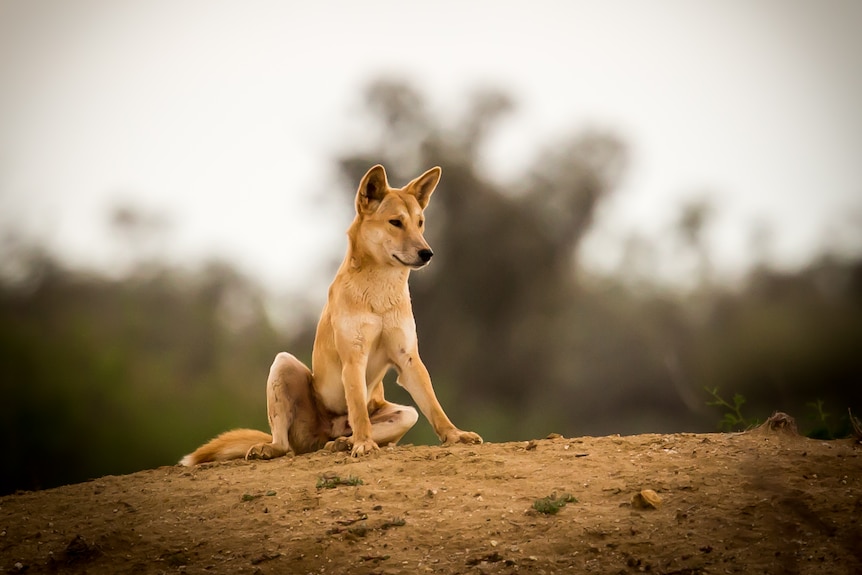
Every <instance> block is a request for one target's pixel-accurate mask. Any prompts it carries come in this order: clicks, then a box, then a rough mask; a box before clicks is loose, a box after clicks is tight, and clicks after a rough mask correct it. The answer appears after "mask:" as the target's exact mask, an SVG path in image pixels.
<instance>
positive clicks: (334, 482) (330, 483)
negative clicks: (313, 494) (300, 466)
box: [317, 475, 364, 489]
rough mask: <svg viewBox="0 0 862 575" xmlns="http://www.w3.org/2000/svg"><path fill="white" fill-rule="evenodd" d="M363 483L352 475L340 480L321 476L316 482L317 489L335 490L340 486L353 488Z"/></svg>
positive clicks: (332, 476) (334, 476)
mask: <svg viewBox="0 0 862 575" xmlns="http://www.w3.org/2000/svg"><path fill="white" fill-rule="evenodd" d="M363 484H364V482H363V481H362V480H361V479H359V478H358V477H356V476H354V475H348V476H347V477H346V478H341V477H339V476H337V475H321V476H320V477H319V478H318V480H317V488H318V489H335V488H336V487H339V486H341V485H347V486H355V485H363Z"/></svg>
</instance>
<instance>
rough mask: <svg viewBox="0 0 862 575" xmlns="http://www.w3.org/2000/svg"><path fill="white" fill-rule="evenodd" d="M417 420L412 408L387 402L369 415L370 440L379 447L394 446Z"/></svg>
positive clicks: (416, 413) (415, 412)
mask: <svg viewBox="0 0 862 575" xmlns="http://www.w3.org/2000/svg"><path fill="white" fill-rule="evenodd" d="M418 420H419V413H418V412H417V411H416V410H415V409H414V408H412V407H410V406H408V405H398V404H397V403H389V402H388V401H387V402H386V403H384V404H383V406H381V407H380V408H379V409H377V410H376V411H375V412H374V413H372V414H371V438H372V439H373V440H374V442H375V443H377V445H380V446H381V447H382V446H384V445H395V444H396V443H398V441H400V440H401V438H402V437H404V434H405V433H407V432H408V431H410V428H411V427H413V426H414V425H416V422H417V421H418Z"/></svg>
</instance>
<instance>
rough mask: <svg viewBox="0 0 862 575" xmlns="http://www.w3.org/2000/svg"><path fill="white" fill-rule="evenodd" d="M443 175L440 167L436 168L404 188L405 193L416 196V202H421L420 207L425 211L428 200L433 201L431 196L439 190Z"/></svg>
mask: <svg viewBox="0 0 862 575" xmlns="http://www.w3.org/2000/svg"><path fill="white" fill-rule="evenodd" d="M442 173H443V171H442V170H441V169H440V166H434V167H433V168H431V169H430V170H428V171H427V172H425V173H424V174H422V175H421V176H419V177H418V178H416V179H415V180H413V181H412V182H410V183H409V184H407V185H406V186H405V187H404V189H405V191H408V192H410V193H411V194H413V195H414V196H416V200H417V201H418V202H419V206H421V207H422V209H423V210H424V209H425V206H427V205H428V200H430V199H431V194H433V193H434V190H435V189H436V188H437V183H438V182H439V181H440V175H441V174H442Z"/></svg>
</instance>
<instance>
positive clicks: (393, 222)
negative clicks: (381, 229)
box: [389, 220, 404, 228]
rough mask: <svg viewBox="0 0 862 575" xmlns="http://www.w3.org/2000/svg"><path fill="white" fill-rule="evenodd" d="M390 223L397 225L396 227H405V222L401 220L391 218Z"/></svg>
mask: <svg viewBox="0 0 862 575" xmlns="http://www.w3.org/2000/svg"><path fill="white" fill-rule="evenodd" d="M389 224H390V225H392V226H395V227H396V228H401V227H404V224H403V223H402V222H401V220H389Z"/></svg>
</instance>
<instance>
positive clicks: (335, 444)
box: [323, 437, 353, 453]
mask: <svg viewBox="0 0 862 575" xmlns="http://www.w3.org/2000/svg"><path fill="white" fill-rule="evenodd" d="M352 446H353V444H352V443H351V438H350V437H336V438H335V439H333V440H332V441H328V442H326V445H325V446H323V448H324V449H325V450H327V451H331V452H332V453H340V452H342V451H350V449H351V447H352Z"/></svg>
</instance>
